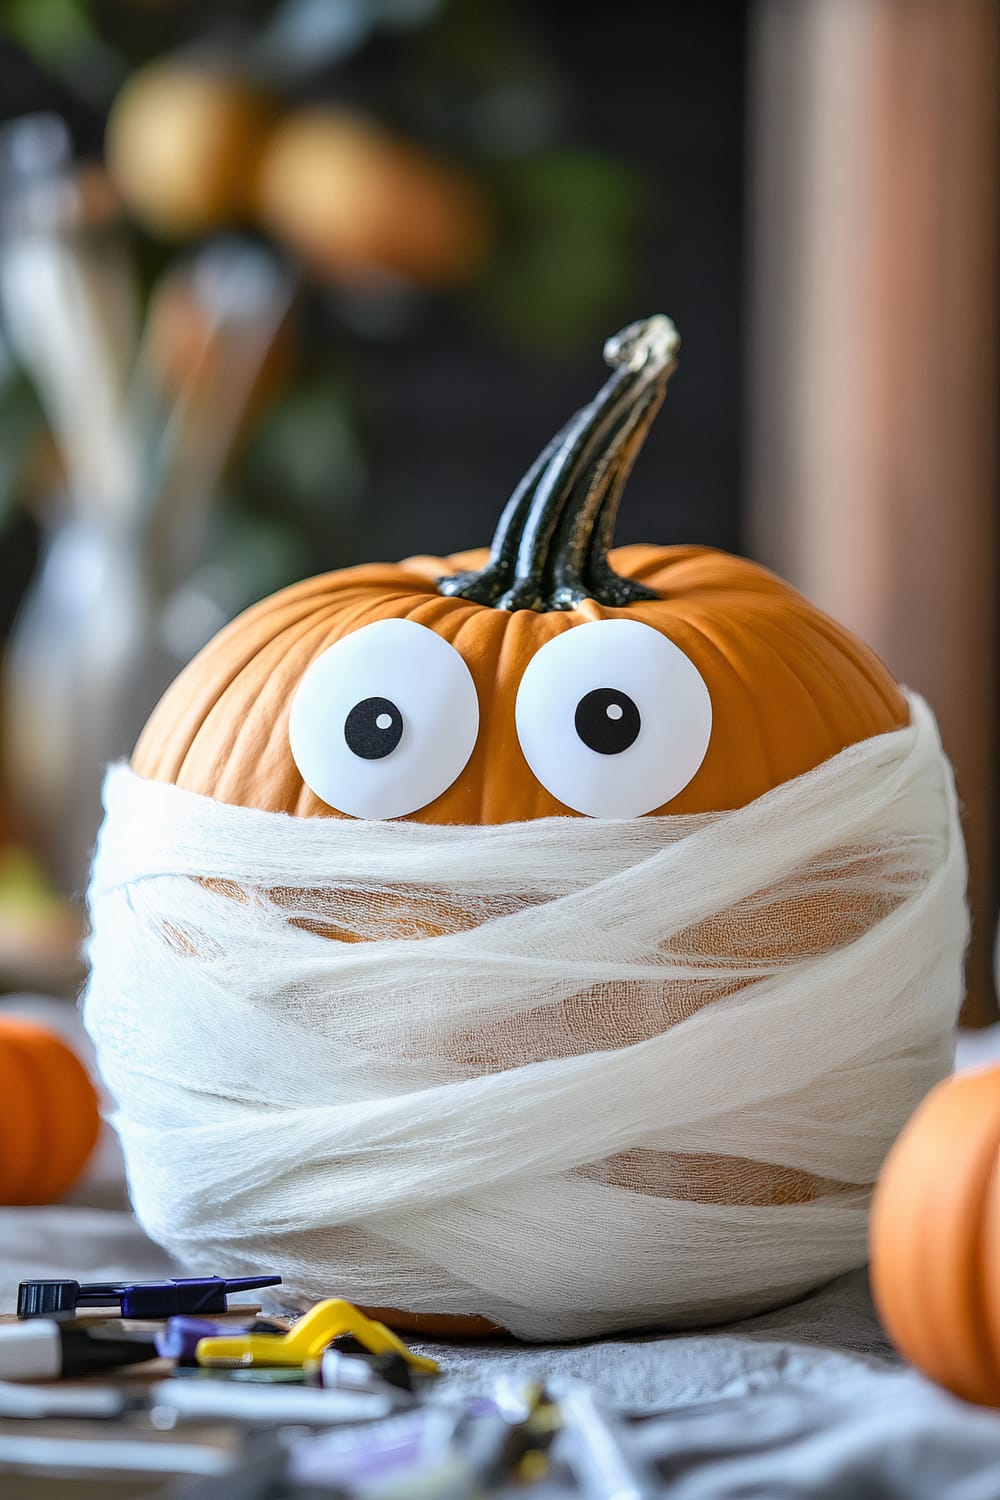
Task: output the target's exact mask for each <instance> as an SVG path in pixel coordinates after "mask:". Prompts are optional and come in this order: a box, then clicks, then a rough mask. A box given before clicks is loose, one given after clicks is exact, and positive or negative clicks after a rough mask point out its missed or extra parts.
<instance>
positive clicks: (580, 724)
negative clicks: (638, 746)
mask: <svg viewBox="0 0 1000 1500" xmlns="http://www.w3.org/2000/svg"><path fill="white" fill-rule="evenodd" d="M641 728H642V719H641V717H640V715H639V710H638V709H637V708H636V706H635V704H634V703H633V702H632V699H631V698H630V697H629V695H628V693H623V692H621V690H620V689H619V688H595V689H594V691H593V692H592V693H586V694H585V695H584V697H582V698H581V699H580V701H579V703H578V704H577V705H576V732H577V734H578V735H579V736H580V738H581V740H583V743H584V744H585V745H587V746H589V748H590V749H591V750H596V751H597V753H598V755H621V753H622V751H623V750H627V749H628V747H629V745H633V744H635V741H636V739H637V738H638V736H639V730H640V729H641Z"/></svg>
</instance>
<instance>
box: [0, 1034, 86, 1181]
mask: <svg viewBox="0 0 1000 1500" xmlns="http://www.w3.org/2000/svg"><path fill="white" fill-rule="evenodd" d="M100 1126H101V1117H100V1109H99V1106H98V1102H97V1090H96V1089H95V1088H94V1085H93V1084H92V1083H91V1081H90V1078H89V1076H88V1074H87V1070H86V1068H85V1067H84V1065H83V1063H82V1062H81V1061H80V1059H79V1058H78V1057H77V1056H76V1054H75V1052H73V1050H72V1048H70V1047H69V1046H68V1045H67V1043H66V1042H65V1041H64V1040H63V1039H62V1037H61V1036H58V1035H56V1033H55V1032H54V1031H50V1030H49V1028H48V1027H47V1026H40V1025H39V1024H38V1023H37V1022H36V1021H31V1020H26V1019H24V1018H22V1017H20V1016H8V1015H4V1016H0V1140H2V1142H3V1150H2V1152H0V1204H35V1203H56V1202H58V1200H59V1199H60V1198H62V1197H63V1196H64V1195H65V1194H66V1193H67V1192H68V1191H69V1189H70V1188H71V1187H72V1186H73V1184H74V1182H76V1180H77V1178H78V1177H79V1176H80V1173H81V1172H82V1171H83V1169H84V1166H85V1165H86V1163H87V1160H88V1158H89V1157H90V1154H91V1152H92V1150H93V1148H94V1145H95V1143H96V1141H97V1136H98V1132H99V1130H100Z"/></svg>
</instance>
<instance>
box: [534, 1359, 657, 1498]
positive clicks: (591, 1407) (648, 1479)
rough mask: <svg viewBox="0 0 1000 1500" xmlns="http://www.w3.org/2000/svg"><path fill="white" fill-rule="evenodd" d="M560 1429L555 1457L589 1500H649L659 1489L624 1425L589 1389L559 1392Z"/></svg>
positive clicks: (651, 1471) (583, 1387)
mask: <svg viewBox="0 0 1000 1500" xmlns="http://www.w3.org/2000/svg"><path fill="white" fill-rule="evenodd" d="M556 1400H557V1402H558V1409H559V1416H560V1420H561V1430H560V1432H559V1435H558V1436H557V1438H556V1456H557V1457H558V1458H559V1459H560V1460H561V1461H562V1462H563V1463H565V1465H566V1467H567V1468H568V1469H569V1471H570V1473H571V1474H572V1475H573V1477H574V1479H575V1480H576V1483H577V1485H578V1487H579V1491H580V1493H581V1494H582V1495H584V1496H586V1497H588V1500H648V1497H649V1496H651V1495H655V1494H657V1493H658V1491H659V1490H660V1488H661V1486H660V1484H659V1482H658V1480H657V1477H656V1475H655V1474H654V1472H653V1470H652V1469H651V1467H650V1466H649V1464H648V1463H647V1461H646V1460H645V1458H643V1457H642V1455H641V1454H640V1453H639V1452H638V1451H633V1449H632V1445H630V1443H629V1441H628V1436H627V1434H626V1433H625V1432H624V1431H623V1430H622V1424H621V1422H620V1421H619V1420H618V1419H617V1418H615V1417H612V1416H610V1415H609V1414H608V1413H607V1412H605V1411H604V1410H603V1409H602V1406H601V1402H600V1399H599V1398H598V1396H597V1395H596V1394H595V1392H594V1391H593V1390H592V1389H590V1388H589V1387H588V1386H585V1385H582V1384H574V1385H572V1386H569V1387H566V1388H560V1389H559V1391H558V1394H557V1396H556Z"/></svg>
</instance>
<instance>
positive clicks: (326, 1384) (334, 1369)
mask: <svg viewBox="0 0 1000 1500" xmlns="http://www.w3.org/2000/svg"><path fill="white" fill-rule="evenodd" d="M413 1376H414V1369H413V1366H412V1365H411V1364H410V1363H409V1362H408V1361H407V1360H405V1359H404V1358H403V1356H402V1355H401V1354H373V1355H368V1356H367V1357H364V1356H362V1355H359V1354H345V1353H344V1352H343V1351H342V1350H340V1349H327V1351H326V1353H325V1354H323V1355H322V1356H321V1358H320V1360H319V1363H318V1368H317V1369H316V1372H315V1376H314V1378H316V1379H317V1380H318V1384H320V1385H321V1386H322V1387H323V1389H324V1390H329V1391H383V1392H385V1390H386V1387H389V1388H391V1390H392V1392H393V1394H394V1396H395V1397H396V1398H397V1399H404V1398H405V1397H407V1396H409V1395H410V1394H411V1393H412V1391H413V1388H414V1379H413Z"/></svg>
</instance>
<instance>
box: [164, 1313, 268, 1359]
mask: <svg viewBox="0 0 1000 1500" xmlns="http://www.w3.org/2000/svg"><path fill="white" fill-rule="evenodd" d="M285 1332H287V1327H286V1325H285V1324H284V1323H280V1322H278V1321H277V1320H276V1319H273V1318H251V1319H248V1320H247V1321H246V1322H244V1323H236V1324H233V1323H220V1322H217V1321H215V1320H213V1319H212V1318H192V1317H185V1316H183V1315H182V1316H180V1317H176V1318H168V1319H167V1326H166V1328H164V1329H163V1330H162V1332H160V1333H157V1334H156V1336H155V1337H156V1349H157V1353H158V1354H159V1355H160V1356H161V1357H162V1358H163V1359H175V1360H176V1361H177V1363H178V1364H179V1365H193V1364H195V1363H197V1361H196V1360H195V1350H196V1349H197V1347H198V1344H199V1343H200V1341H201V1340H202V1339H209V1338H223V1337H225V1336H226V1335H228V1334H234V1333H270V1334H282V1333H285Z"/></svg>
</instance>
